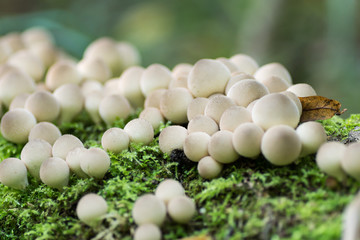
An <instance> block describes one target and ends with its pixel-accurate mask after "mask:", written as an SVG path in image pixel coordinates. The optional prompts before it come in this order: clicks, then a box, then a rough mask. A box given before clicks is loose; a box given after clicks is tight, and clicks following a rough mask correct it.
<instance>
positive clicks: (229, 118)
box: [219, 106, 252, 132]
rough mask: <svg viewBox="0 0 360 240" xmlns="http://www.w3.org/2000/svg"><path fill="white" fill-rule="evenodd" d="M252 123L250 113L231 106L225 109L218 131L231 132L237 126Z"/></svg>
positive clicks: (244, 109)
mask: <svg viewBox="0 0 360 240" xmlns="http://www.w3.org/2000/svg"><path fill="white" fill-rule="evenodd" d="M246 122H252V119H251V112H250V111H249V110H247V109H246V108H244V107H241V106H232V107H229V108H228V109H226V110H225V111H224V112H223V114H222V115H221V118H220V124H219V126H220V130H228V131H230V132H233V131H234V130H235V128H237V126H239V125H241V124H243V123H246Z"/></svg>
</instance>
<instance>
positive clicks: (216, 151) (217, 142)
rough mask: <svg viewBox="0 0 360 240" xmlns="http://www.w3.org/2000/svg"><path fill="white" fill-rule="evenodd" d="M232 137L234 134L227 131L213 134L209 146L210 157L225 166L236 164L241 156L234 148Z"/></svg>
mask: <svg viewBox="0 0 360 240" xmlns="http://www.w3.org/2000/svg"><path fill="white" fill-rule="evenodd" d="M232 137H233V133H232V132H230V131H226V130H222V131H218V132H216V133H215V134H213V135H212V136H211V138H210V141H209V146H208V151H209V154H210V156H211V157H212V158H214V159H215V160H216V161H218V162H220V163H223V164H227V163H232V162H235V161H236V160H237V159H238V158H239V155H238V154H237V152H236V151H235V149H234V147H233V143H232Z"/></svg>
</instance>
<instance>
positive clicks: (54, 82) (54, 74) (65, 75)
mask: <svg viewBox="0 0 360 240" xmlns="http://www.w3.org/2000/svg"><path fill="white" fill-rule="evenodd" d="M81 80H82V77H81V74H80V73H79V71H78V70H77V69H76V65H75V64H73V63H72V62H70V61H58V62H56V63H54V64H53V65H52V66H51V67H50V68H49V70H48V72H47V74H46V79H45V84H46V87H47V88H48V89H50V90H51V91H54V90H55V89H57V88H59V87H60V86H62V85H64V84H69V83H72V84H79V83H80V82H81Z"/></svg>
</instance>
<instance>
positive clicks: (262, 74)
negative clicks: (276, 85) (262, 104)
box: [253, 62, 292, 85]
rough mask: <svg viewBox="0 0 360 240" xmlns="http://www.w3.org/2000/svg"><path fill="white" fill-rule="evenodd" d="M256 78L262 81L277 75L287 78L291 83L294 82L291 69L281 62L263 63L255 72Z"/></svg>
mask: <svg viewBox="0 0 360 240" xmlns="http://www.w3.org/2000/svg"><path fill="white" fill-rule="evenodd" d="M253 75H254V77H255V79H257V80H259V81H261V80H263V79H265V78H268V77H269V76H276V77H280V78H283V79H284V80H286V81H287V82H288V83H289V84H290V85H291V84H292V79H291V75H290V73H289V71H288V70H287V69H286V68H285V67H284V65H282V64H280V63H276V62H273V63H268V64H265V65H262V66H261V67H260V68H259V69H257V70H256V72H255V73H254V74H253Z"/></svg>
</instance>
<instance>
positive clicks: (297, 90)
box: [286, 83, 317, 97]
mask: <svg viewBox="0 0 360 240" xmlns="http://www.w3.org/2000/svg"><path fill="white" fill-rule="evenodd" d="M286 91H289V92H292V93H294V94H295V95H296V96H298V97H309V96H316V95H317V94H316V92H315V90H314V88H313V87H312V86H310V85H309V84H307V83H298V84H294V85H292V86H291V87H289V88H288V89H287V90H286Z"/></svg>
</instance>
